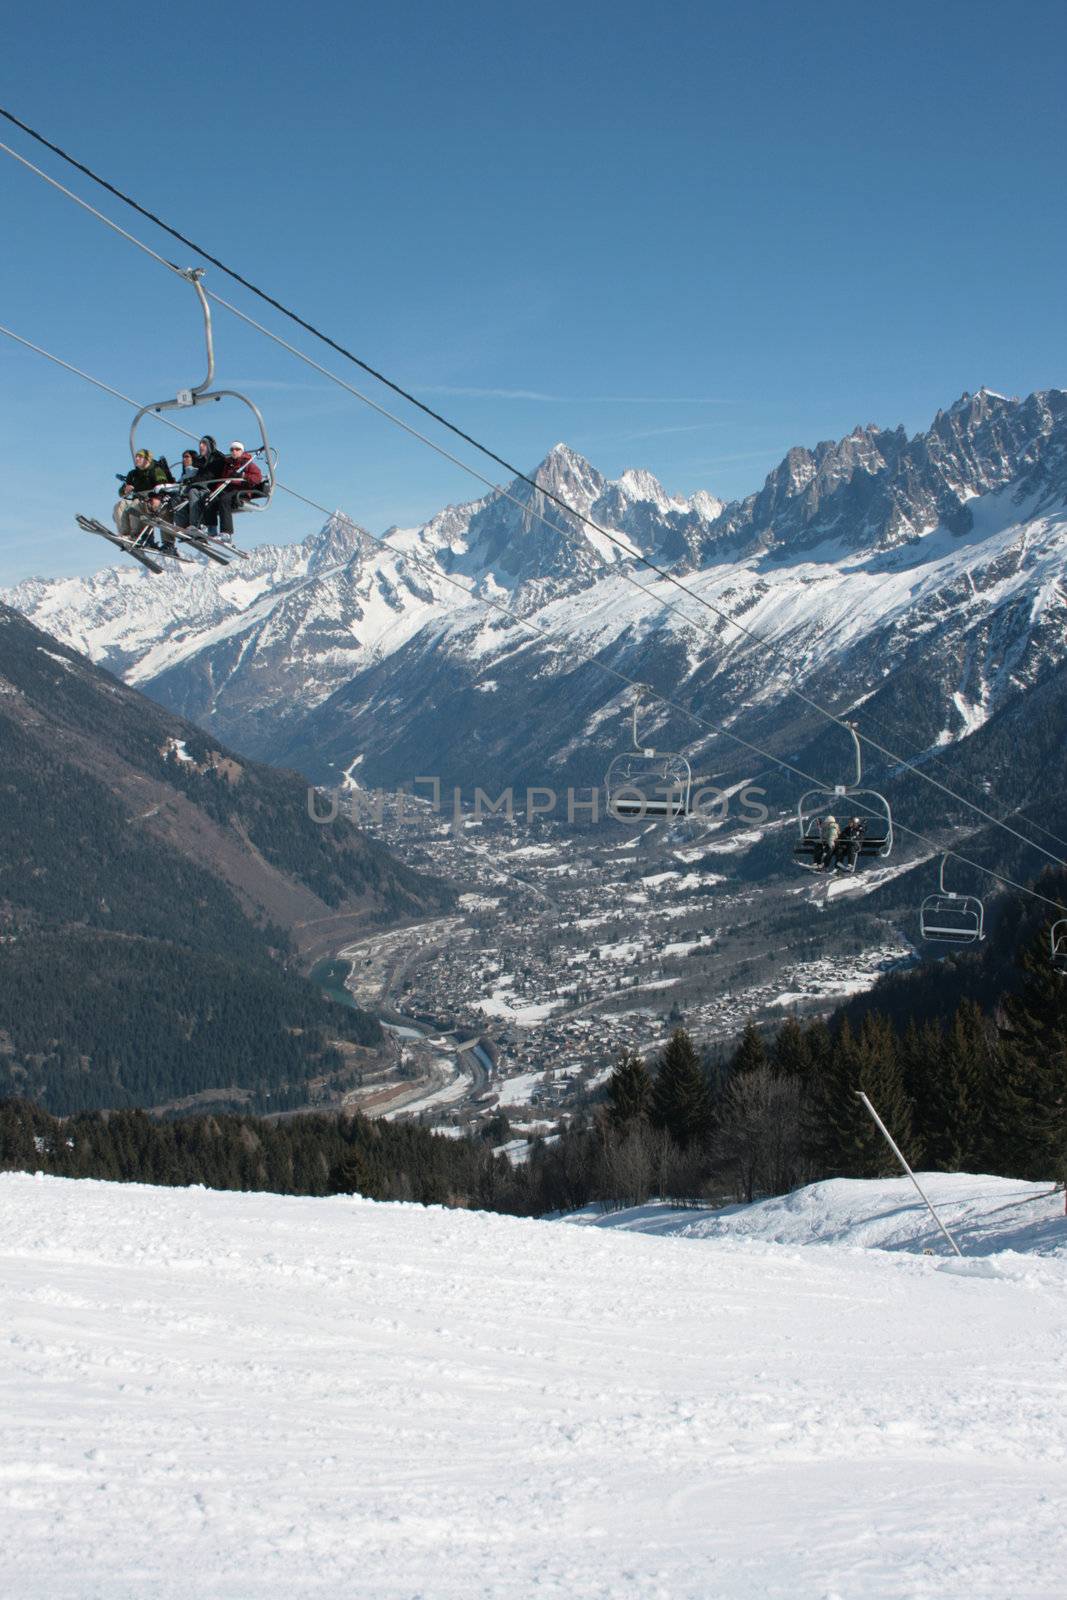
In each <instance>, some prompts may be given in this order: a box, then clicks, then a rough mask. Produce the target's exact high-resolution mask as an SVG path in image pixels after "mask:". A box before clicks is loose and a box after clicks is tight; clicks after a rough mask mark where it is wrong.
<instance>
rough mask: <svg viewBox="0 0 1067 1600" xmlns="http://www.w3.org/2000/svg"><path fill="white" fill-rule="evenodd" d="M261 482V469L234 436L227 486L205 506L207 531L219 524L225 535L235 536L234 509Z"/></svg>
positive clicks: (228, 537)
mask: <svg viewBox="0 0 1067 1600" xmlns="http://www.w3.org/2000/svg"><path fill="white" fill-rule="evenodd" d="M262 482H263V474H262V472H261V471H260V470H259V468H258V467H257V466H256V463H255V462H254V461H253V460H252V457H251V456H250V455H249V453H248V451H247V450H246V449H245V447H244V445H243V444H242V443H241V441H240V439H235V440H234V442H233V444H231V446H230V454H229V458H228V460H227V463H226V479H225V482H224V485H223V487H222V489H220V491H219V493H218V494H217V495H216V496H215V497H214V499H213V500H211V501H210V503H209V504H208V505H206V506H205V507H204V510H205V511H206V512H207V514H208V532H209V533H212V532H214V530H215V528H216V526H217V528H218V531H219V533H220V535H221V536H222V537H223V538H225V539H232V538H233V513H234V509H235V508H236V507H237V506H239V505H240V504H241V502H242V501H243V500H248V499H250V498H251V496H252V495H253V494H255V493H256V492H257V491H258V489H259V487H260V485H261V484H262Z"/></svg>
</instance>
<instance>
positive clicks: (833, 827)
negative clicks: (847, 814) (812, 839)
mask: <svg viewBox="0 0 1067 1600" xmlns="http://www.w3.org/2000/svg"><path fill="white" fill-rule="evenodd" d="M819 831H820V838H821V841H822V847H821V849H820V850H819V854H818V856H817V857H816V860H815V865H816V866H817V867H828V866H829V865H830V863H831V861H832V860H833V859H834V851H835V850H836V849H837V841H838V839H839V838H840V837H841V829H840V827H839V826H838V821H837V818H836V817H824V818H823V822H822V828H821V829H820V830H819Z"/></svg>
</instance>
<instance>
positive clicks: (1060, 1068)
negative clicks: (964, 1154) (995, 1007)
mask: <svg viewBox="0 0 1067 1600" xmlns="http://www.w3.org/2000/svg"><path fill="white" fill-rule="evenodd" d="M1020 965H1021V967H1022V969H1023V972H1024V974H1025V977H1024V982H1023V986H1022V989H1021V990H1020V991H1019V993H1018V994H1014V995H1009V996H1008V997H1007V999H1006V1000H1005V1002H1004V1018H1003V1025H1002V1028H1001V1043H1002V1046H1003V1050H1004V1058H1005V1063H1006V1073H1005V1088H1006V1090H1008V1091H1010V1093H1011V1095H1012V1097H1013V1098H1014V1099H1015V1100H1016V1115H1015V1117H1014V1118H1013V1119H1012V1121H1011V1125H1010V1127H1009V1128H1007V1129H1005V1131H1004V1155H1005V1164H1004V1167H1003V1169H1002V1170H1004V1171H1005V1172H1006V1173H1007V1174H1008V1175H1009V1176H1012V1177H1020V1178H1035V1179H1042V1178H1055V1179H1057V1180H1062V1179H1064V1178H1067V979H1064V977H1063V976H1062V974H1060V973H1059V972H1057V971H1056V970H1055V968H1054V967H1053V966H1052V963H1051V962H1050V961H1049V958H1048V935H1047V932H1042V933H1041V934H1038V935H1037V936H1036V938H1035V939H1034V941H1033V943H1032V944H1030V945H1029V946H1028V947H1027V948H1026V949H1024V951H1023V952H1022V955H1021V957H1020Z"/></svg>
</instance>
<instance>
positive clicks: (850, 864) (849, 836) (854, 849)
mask: <svg viewBox="0 0 1067 1600" xmlns="http://www.w3.org/2000/svg"><path fill="white" fill-rule="evenodd" d="M865 831H866V829H865V824H864V823H863V822H861V820H860V818H859V817H849V819H848V821H847V822H846V824H845V826H844V827H843V828H842V830H841V837H840V838H839V839H838V841H837V845H836V847H835V849H834V866H835V867H836V866H840V867H843V868H844V870H845V871H846V872H852V871H854V870H855V866H856V857H857V856H858V855H859V851H860V841H861V840H862V838H863V835H864V832H865Z"/></svg>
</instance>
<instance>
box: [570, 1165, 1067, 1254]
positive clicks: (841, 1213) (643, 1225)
mask: <svg viewBox="0 0 1067 1600" xmlns="http://www.w3.org/2000/svg"><path fill="white" fill-rule="evenodd" d="M919 1182H920V1183H921V1184H922V1187H923V1189H924V1190H925V1192H926V1194H927V1195H928V1196H929V1197H930V1199H931V1201H932V1202H933V1204H934V1205H935V1207H936V1209H937V1213H938V1215H939V1216H940V1218H941V1220H942V1222H943V1223H944V1225H945V1227H946V1228H947V1229H948V1230H949V1232H950V1233H951V1234H952V1237H953V1238H954V1239H955V1241H956V1243H957V1244H958V1245H959V1247H960V1249H961V1251H962V1252H963V1254H964V1255H965V1256H966V1257H968V1258H969V1259H973V1258H975V1257H978V1256H993V1255H999V1254H1001V1253H1002V1252H1003V1251H1006V1250H1010V1251H1015V1252H1025V1253H1026V1254H1028V1255H1043V1256H1047V1255H1052V1256H1059V1257H1062V1259H1063V1260H1064V1261H1065V1262H1067V1216H1065V1214H1064V1194H1063V1190H1062V1189H1056V1188H1054V1187H1053V1186H1052V1185H1051V1184H1048V1183H1025V1182H1022V1181H1019V1180H1016V1179H1012V1178H994V1177H981V1176H979V1177H976V1176H973V1175H971V1174H970V1173H966V1172H924V1173H920V1174H919ZM565 1220H566V1221H568V1222H572V1223H583V1224H586V1225H593V1226H596V1227H599V1228H622V1229H624V1230H626V1231H627V1232H631V1233H652V1234H655V1235H657V1237H660V1238H665V1237H676V1238H684V1239H724V1240H725V1239H751V1240H762V1241H763V1242H764V1243H766V1244H775V1245H810V1244H833V1245H846V1246H850V1247H853V1248H861V1249H878V1250H908V1251H911V1252H913V1253H914V1252H916V1251H918V1252H922V1251H926V1250H932V1251H933V1252H934V1253H935V1254H938V1255H943V1254H945V1253H946V1252H947V1250H948V1246H947V1245H946V1244H945V1241H944V1238H943V1236H942V1234H941V1232H940V1230H939V1229H938V1227H937V1224H936V1223H935V1222H934V1221H933V1219H932V1217H931V1216H930V1213H929V1211H928V1210H927V1209H926V1207H925V1206H924V1205H923V1203H922V1201H921V1199H920V1198H919V1196H918V1195H917V1194H916V1192H915V1189H914V1187H913V1185H912V1184H911V1183H910V1182H909V1181H908V1179H907V1178H903V1177H901V1178H883V1179H880V1180H875V1179H860V1178H828V1179H825V1180H824V1181H823V1182H822V1183H812V1184H809V1185H808V1186H807V1187H806V1188H804V1189H798V1190H796V1191H795V1193H793V1194H787V1195H779V1196H777V1197H776V1198H775V1199H773V1200H760V1201H758V1202H757V1203H756V1204H755V1205H750V1206H727V1207H726V1208H725V1209H723V1210H720V1211H712V1210H699V1209H698V1210H694V1209H693V1208H692V1207H684V1208H681V1209H679V1208H678V1207H675V1206H667V1205H649V1206H631V1207H626V1208H624V1209H623V1210H621V1211H609V1212H604V1211H602V1210H601V1209H600V1208H596V1207H590V1208H589V1209H588V1210H586V1211H583V1212H580V1213H576V1214H574V1215H572V1216H569V1217H567V1218H566V1219H565ZM960 1270H963V1269H960Z"/></svg>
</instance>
